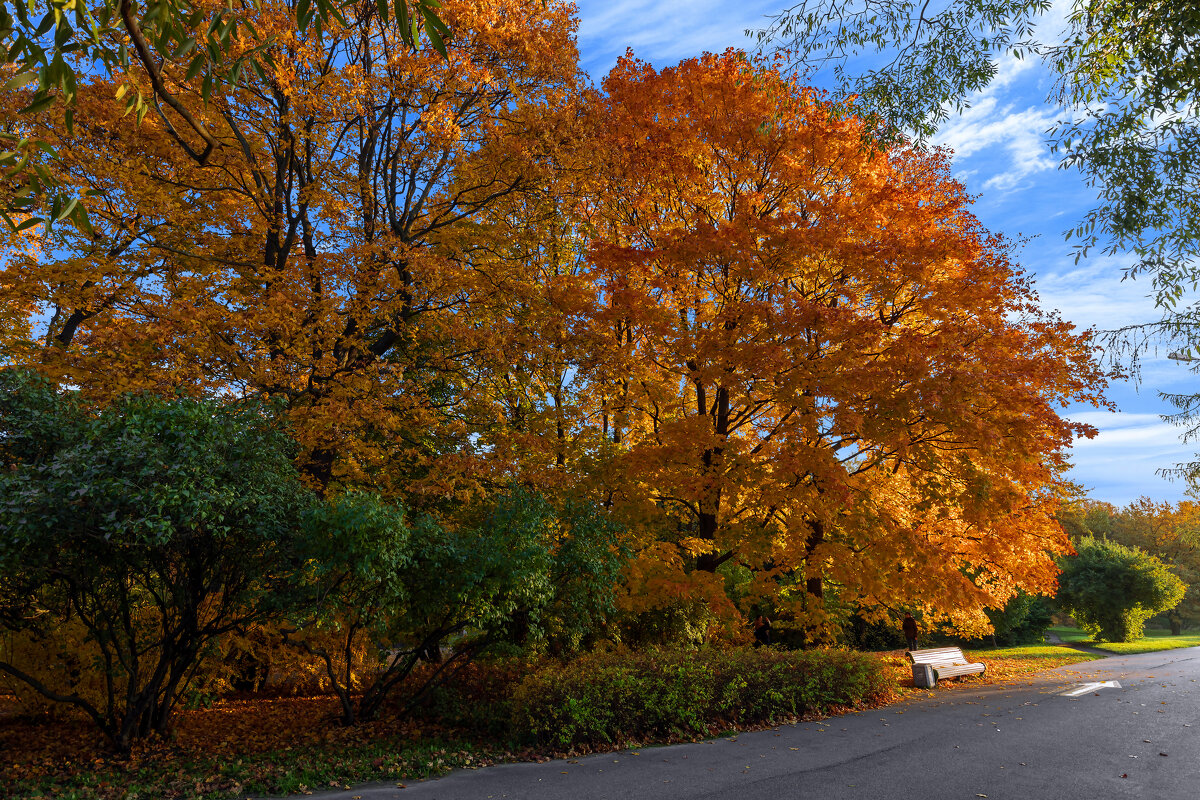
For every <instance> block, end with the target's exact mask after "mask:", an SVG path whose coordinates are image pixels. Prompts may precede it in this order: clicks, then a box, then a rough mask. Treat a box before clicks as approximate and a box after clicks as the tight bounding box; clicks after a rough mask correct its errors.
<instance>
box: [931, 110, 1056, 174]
mask: <svg viewBox="0 0 1200 800" xmlns="http://www.w3.org/2000/svg"><path fill="white" fill-rule="evenodd" d="M1000 88H1001V87H999V86H995V87H993V88H989V89H988V91H987V92H986V93H984V94H982V95H977V96H976V98H975V99H974V101H973V105H972V106H971V108H969V109H967V110H966V111H965V112H963V113H962V114H961V115H959V116H957V117H953V118H951V119H950V120H949V122H947V123H946V124H945V125H944V126H942V129H941V130H939V131H938V133H937V135H936V136H935V137H934V141H936V142H938V143H940V144H943V145H945V146H947V147H950V148H951V149H953V150H954V155H955V161H956V162H957V163H961V161H962V160H965V159H969V158H972V157H973V156H980V157H981V158H982V159H986V160H987V161H988V162H989V163H988V164H987V166H988V167H990V168H991V169H987V168H983V169H981V168H980V167H976V168H975V169H974V172H976V173H977V174H979V175H986V174H988V173H991V177H989V178H988V179H987V180H985V181H984V182H983V184H982V185H983V188H984V189H985V190H994V191H1009V190H1011V189H1013V188H1015V187H1016V186H1018V185H1019V184H1020V183H1021V182H1022V181H1023V180H1024V179H1025V178H1027V177H1029V176H1031V175H1034V174H1036V173H1040V172H1047V171H1050V170H1053V169H1054V168H1055V167H1056V166H1058V162H1057V160H1056V159H1055V158H1054V156H1053V155H1052V154H1051V153H1050V151H1049V148H1047V146H1046V141H1045V140H1046V130H1047V129H1048V128H1049V127H1050V126H1051V125H1053V124H1054V120H1055V118H1056V117H1055V114H1056V112H1055V110H1054V109H1049V108H1044V107H1043V108H1037V107H1033V106H1030V107H1028V108H1025V109H1024V110H1020V111H1018V110H1015V109H1016V105H1015V104H1013V103H1009V104H1005V105H1001V103H1000V101H999V99H998V98H997V97H996V96H995V94H994V93H995V92H996V91H999V89H1000Z"/></svg>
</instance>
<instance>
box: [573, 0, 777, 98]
mask: <svg viewBox="0 0 1200 800" xmlns="http://www.w3.org/2000/svg"><path fill="white" fill-rule="evenodd" d="M782 8H783V6H782V5H781V4H780V3H779V2H778V1H777V0H749V2H744V3H738V4H736V5H731V4H729V3H725V2H719V1H718V0H695V1H694V2H691V1H689V0H668V1H667V2H662V1H661V0H658V1H656V0H616V2H608V3H602V2H599V0H581V2H580V3H579V20H580V22H579V45H580V51H581V52H582V54H583V61H584V66H585V68H586V69H587V70H588V71H589V73H591V75H592V77H593V78H594V79H595V80H596V81H597V82H599V80H600V79H601V78H603V77H604V74H605V73H607V72H608V70H609V69H611V68H612V66H613V64H614V63H615V62H616V59H617V57H618V56H620V55H621V54H623V53H624V52H625V49H626V48H632V49H633V51H634V54H635V55H637V56H638V58H642V59H645V60H647V61H651V62H653V63H654V64H655V66H657V67H660V68H661V67H667V66H671V65H672V64H674V63H676V62H678V61H680V60H681V59H684V58H688V57H690V56H696V55H699V54H700V53H702V52H705V51H709V52H721V51H724V50H726V49H727V48H730V47H740V48H744V49H747V50H750V49H753V48H754V46H755V41H754V40H753V39H752V38H750V37H747V36H746V35H745V31H746V30H747V29H757V28H762V27H764V25H765V24H766V20H765V17H766V16H767V15H769V14H776V13H778V12H779V11H780V10H781V9H782Z"/></svg>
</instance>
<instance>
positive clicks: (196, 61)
mask: <svg viewBox="0 0 1200 800" xmlns="http://www.w3.org/2000/svg"><path fill="white" fill-rule="evenodd" d="M207 63H208V53H207V52H200V53H197V54H196V56H195V58H193V59H192V61H191V63H190V64H188V68H187V72H186V73H184V76H183V77H184V80H188V81H190V80H192V79H193V78H195V77H196V76H197V75H199V74H200V70H202V69H204V65H205V64H207ZM118 99H119V98H118Z"/></svg>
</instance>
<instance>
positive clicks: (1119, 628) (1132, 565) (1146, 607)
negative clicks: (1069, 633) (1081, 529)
mask: <svg viewBox="0 0 1200 800" xmlns="http://www.w3.org/2000/svg"><path fill="white" fill-rule="evenodd" d="M1075 548H1076V551H1077V552H1076V554H1075V555H1073V556H1069V557H1067V558H1066V559H1064V562H1063V565H1062V566H1063V572H1062V575H1061V576H1060V577H1059V579H1058V595H1057V597H1056V599H1057V601H1058V604H1059V605H1060V606H1061V607H1062V608H1063V609H1064V610H1066V611H1068V612H1070V614H1071V616H1073V617H1074V618H1075V619H1076V620H1077V621H1078V622H1079V624H1080V627H1082V628H1083V629H1084V630H1085V631H1087V632H1088V633H1090V634H1092V636H1094V637H1095V638H1096V641H1100V642H1132V641H1136V640H1137V639H1140V638H1141V637H1142V635H1143V633H1144V628H1145V624H1146V620H1147V619H1149V618H1150V617H1152V616H1154V615H1155V614H1159V613H1161V612H1163V611H1167V610H1169V609H1172V608H1174V607H1175V606H1176V605H1177V604H1178V603H1179V601H1180V600H1182V599H1183V596H1184V592H1185V589H1186V587H1185V586H1184V584H1183V581H1181V580H1179V578H1178V577H1176V576H1175V575H1173V574H1171V572H1170V571H1169V570H1168V569H1167V567H1166V565H1165V564H1163V563H1162V562H1161V561H1159V560H1158V559H1157V558H1155V557H1154V556H1152V555H1150V554H1149V553H1146V552H1145V551H1143V550H1140V549H1138V548H1136V547H1126V546H1124V545H1122V544H1118V543H1117V542H1113V541H1109V540H1108V539H1095V538H1092V537H1085V538H1083V539H1081V540H1079V542H1077V543H1076V545H1075Z"/></svg>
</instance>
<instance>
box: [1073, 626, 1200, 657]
mask: <svg viewBox="0 0 1200 800" xmlns="http://www.w3.org/2000/svg"><path fill="white" fill-rule="evenodd" d="M1092 646H1093V647H1096V648H1098V649H1100V650H1108V651H1109V652H1112V653H1120V654H1121V655H1126V656H1127V655H1134V654H1135V653H1153V652H1156V651H1159V650H1177V649H1179V648H1181V647H1200V633H1185V634H1181V635H1179V636H1172V635H1171V633H1170V631H1146V635H1145V637H1143V638H1141V639H1138V640H1137V641H1136V642H1100V643H1096V644H1093V645H1092Z"/></svg>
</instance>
